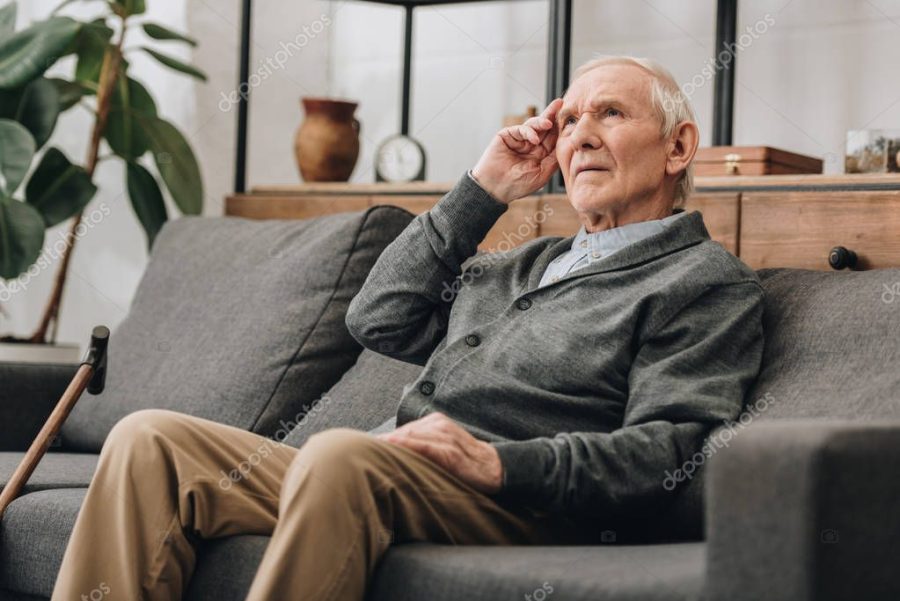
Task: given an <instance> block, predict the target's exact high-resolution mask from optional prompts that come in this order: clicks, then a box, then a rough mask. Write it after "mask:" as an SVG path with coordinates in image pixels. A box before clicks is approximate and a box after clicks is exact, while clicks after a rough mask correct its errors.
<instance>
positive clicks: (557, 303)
mask: <svg viewBox="0 0 900 601" xmlns="http://www.w3.org/2000/svg"><path fill="white" fill-rule="evenodd" d="M697 143H698V133H697V126H696V124H695V123H694V118H693V115H692V112H691V109H690V107H689V105H688V103H687V100H686V99H685V98H684V97H683V96H682V95H681V94H680V93H679V90H678V88H677V85H676V84H675V82H674V80H673V79H672V77H671V76H670V75H669V74H668V73H667V72H666V71H665V70H664V69H662V68H661V67H659V66H658V65H656V64H655V63H652V62H650V61H647V60H642V59H633V58H628V57H608V58H603V59H599V60H595V61H592V62H590V63H588V64H586V65H584V66H582V67H581V68H580V69H578V71H576V73H575V77H574V79H573V83H572V85H571V87H570V88H569V89H568V91H567V92H566V94H565V96H564V97H563V98H562V99H556V100H554V101H553V102H552V103H551V104H550V105H549V106H548V107H547V108H546V109H545V110H544V112H543V113H542V114H541V115H540V116H538V117H534V118H532V119H529V120H528V121H527V122H526V123H525V124H524V125H521V126H515V127H511V128H507V129H504V130H502V131H500V132H499V133H498V134H497V135H496V136H495V137H494V138H493V140H492V141H491V143H490V145H489V147H488V148H487V150H486V151H485V153H484V155H483V156H482V157H481V159H480V160H479V161H478V163H477V164H476V165H475V167H474V169H472V170H471V171H470V172H468V173H466V174H465V175H464V176H462V177H461V179H460V180H459V182H458V183H457V184H456V186H455V187H454V188H453V189H452V190H451V191H450V192H449V193H448V194H447V195H446V196H444V198H442V199H441V200H440V201H439V202H438V203H437V204H436V205H435V207H434V208H433V209H432V210H430V211H429V212H427V213H425V214H422V215H420V216H418V217H417V218H416V219H415V220H414V221H413V222H412V223H411V224H410V225H409V226H408V227H407V229H406V230H405V231H404V232H403V233H402V234H401V235H400V236H399V237H398V238H397V239H396V240H395V241H394V242H393V243H392V244H391V245H390V246H389V247H388V248H387V249H386V250H385V251H384V253H383V254H382V255H381V257H380V258H379V260H378V262H377V263H376V265H375V266H374V267H373V269H372V271H371V273H370V275H369V277H368V279H367V281H366V283H365V285H364V286H363V288H362V290H361V291H360V293H359V294H358V295H357V296H356V297H355V298H354V299H353V301H352V303H351V305H350V308H349V311H348V315H347V325H348V327H349V329H350V331H351V333H352V334H353V335H354V336H355V337H356V338H357V339H358V340H359V341H360V342H361V343H362V344H363V345H365V346H366V347H368V348H371V349H374V350H376V351H378V352H381V353H383V354H385V355H389V356H391V357H396V358H399V359H403V360H405V361H410V362H414V363H418V364H422V365H424V369H423V371H422V373H421V375H420V377H419V378H418V380H417V381H416V382H414V383H412V384H411V385H409V386H407V387H406V388H405V389H404V392H403V395H402V398H401V399H400V405H399V409H398V412H397V419H396V429H394V430H393V431H390V432H387V433H382V434H378V435H375V434H371V433H365V432H358V431H354V430H349V429H333V430H326V431H324V432H320V433H318V434H315V435H313V436H312V437H310V439H309V440H308V441H307V443H306V444H305V445H303V447H301V448H300V449H295V448H289V447H283V446H276V447H275V448H272V449H270V450H269V452H268V453H267V454H266V457H265V458H264V459H263V460H262V461H261V462H260V464H259V465H257V466H255V467H254V471H253V473H252V474H251V475H250V477H248V478H245V479H243V480H241V481H239V482H237V483H235V484H234V486H232V487H229V489H228V490H223V489H221V488H220V487H219V486H218V485H217V484H216V483H217V482H218V481H219V473H220V470H225V471H227V470H228V469H231V468H232V467H233V466H234V465H236V464H237V463H239V462H240V461H242V460H243V459H244V458H245V457H246V456H247V455H248V454H249V453H252V452H254V451H255V450H256V449H257V448H259V446H260V443H261V441H265V440H266V439H264V438H262V437H260V436H258V435H255V434H252V433H249V432H245V431H242V430H238V429H235V428H231V427H228V426H223V425H220V424H216V423H213V422H209V421H206V420H202V419H199V418H194V417H189V416H184V415H180V414H177V413H172V412H166V411H152V410H151V411H141V412H138V413H135V414H132V415H131V416H128V417H126V418H125V419H123V420H122V421H121V422H119V424H117V425H116V427H115V428H114V429H113V431H112V432H111V433H110V436H109V439H108V440H107V442H106V444H105V446H104V449H103V452H102V453H101V458H100V463H99V467H98V470H97V474H96V476H95V478H94V481H93V482H92V483H91V486H90V489H89V490H88V493H87V497H86V499H85V502H84V506H83V509H82V510H81V512H80V514H79V516H78V520H77V523H76V525H75V530H74V533H73V535H72V539H71V542H70V544H69V547H68V549H67V551H66V555H65V558H64V560H63V566H62V569H61V572H60V575H59V578H58V581H57V587H56V590H55V592H54V595H53V599H55V600H58V601H62V600H64V599H65V600H67V601H68V600H70V599H79V598H81V597H80V596H79V595H84V594H85V593H88V592H90V591H92V590H94V589H97V587H100V586H105V587H106V589H104V590H108V596H106V597H104V598H109V599H129V600H132V599H177V598H180V596H181V594H182V592H183V590H184V586H185V583H186V582H187V581H188V578H189V575H190V573H191V571H192V569H193V567H194V561H195V551H194V543H195V542H196V540H197V539H198V538H213V537H220V536H228V535H232V534H238V533H257V534H270V535H271V536H272V538H271V541H270V543H269V545H268V547H267V549H266V552H265V554H264V556H263V559H262V562H261V564H260V566H259V569H258V572H257V574H256V578H255V580H254V582H253V584H252V587H251V589H250V593H249V597H248V598H249V599H252V600H263V599H286V598H292V599H302V600H303V601H312V600H321V601H324V600H362V599H363V597H364V595H365V592H366V588H367V585H368V583H369V582H370V580H371V577H372V574H373V573H374V571H375V568H376V566H377V564H378V561H379V559H380V558H381V557H382V556H383V554H384V553H385V551H386V550H387V549H388V548H389V546H390V545H391V544H392V543H399V542H406V541H432V542H438V543H452V544H566V543H591V542H596V541H597V537H598V532H597V525H598V524H600V523H601V522H603V521H606V520H611V519H615V518H616V517H617V516H624V515H638V516H641V515H649V514H650V513H651V512H656V511H658V510H659V509H660V508H662V507H664V506H665V505H666V504H667V503H669V502H670V501H671V499H672V494H673V493H672V491H671V488H672V487H671V486H666V485H665V480H666V475H667V474H668V473H671V472H673V471H675V470H677V469H679V467H680V466H681V465H682V464H683V463H684V462H686V461H687V460H688V458H690V457H691V456H692V455H693V454H694V453H695V452H697V451H698V450H699V449H700V447H701V445H702V443H703V441H704V438H705V436H706V435H707V434H708V433H709V431H710V430H711V429H712V428H713V427H714V426H715V425H717V424H719V423H721V422H722V421H724V420H729V419H734V418H736V417H737V416H738V414H739V412H740V410H741V406H742V402H743V399H744V396H745V393H746V391H747V389H748V387H749V386H750V384H751V382H752V381H753V379H754V378H755V377H756V375H757V373H758V370H759V367H760V360H761V355H762V345H763V337H762V336H763V335H762V325H761V317H762V300H763V291H762V289H761V287H760V284H759V281H758V280H757V278H756V276H755V274H754V272H753V271H752V270H750V269H749V268H747V267H746V266H745V265H743V264H742V263H741V262H740V261H739V260H737V259H736V258H735V257H733V256H732V255H730V254H729V253H727V252H726V251H725V250H724V249H723V248H722V247H721V246H720V245H718V244H716V243H714V242H712V241H711V240H710V238H709V234H708V232H707V230H706V228H705V227H704V224H703V218H702V215H701V214H700V213H699V212H697V211H693V212H690V213H688V212H685V211H684V210H683V209H681V208H675V207H676V205H680V204H681V203H682V202H683V201H684V199H685V197H686V196H687V194H688V193H689V192H690V190H691V185H692V180H691V170H690V163H691V160H692V158H693V156H694V153H695V151H696V149H697ZM556 169H561V170H562V174H563V178H564V180H565V183H566V189H567V194H568V199H569V201H570V202H571V203H572V206H573V207H574V208H575V210H576V211H577V213H578V216H579V218H580V220H581V222H582V227H581V228H580V230H579V231H578V232H577V234H575V235H574V236H572V237H569V238H552V237H544V238H538V239H536V240H533V241H531V242H528V243H526V244H524V245H522V246H520V247H518V248H515V249H513V250H510V251H508V252H505V253H498V254H494V255H484V254H476V248H477V245H478V244H479V242H481V240H482V239H483V238H484V236H485V234H486V233H487V232H488V230H489V229H490V228H491V227H492V226H493V225H494V223H495V222H496V220H497V218H498V217H500V216H501V215H502V214H503V213H504V212H505V211H506V210H507V206H508V205H509V203H510V202H513V201H515V200H516V199H518V198H521V197H523V196H526V195H528V194H530V193H532V192H534V191H536V190H537V189H539V188H541V187H542V186H543V185H544V184H545V183H546V182H547V181H548V180H549V178H550V177H551V175H552V174H553V173H554V172H555V171H556ZM467 276H468V277H467ZM460 282H465V283H464V284H463V285H461V286H460V285H459V283H460ZM448 287H449V288H450V289H453V290H455V291H456V292H457V293H456V294H454V295H453V298H447V295H446V294H445V291H446V290H447V289H448ZM106 532H110V533H111V534H110V536H108V537H104V536H102V535H103V533H106Z"/></svg>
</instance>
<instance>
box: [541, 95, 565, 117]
mask: <svg viewBox="0 0 900 601" xmlns="http://www.w3.org/2000/svg"><path fill="white" fill-rule="evenodd" d="M562 105H563V100H562V98H554V99H553V102H551V103H550V104H548V105H547V108H545V109H544V112H542V113H541V114H540V115H538V117H541V118H544V119H549V120H550V121H553V118H554V117H556V113H558V112H559V109H561V108H562Z"/></svg>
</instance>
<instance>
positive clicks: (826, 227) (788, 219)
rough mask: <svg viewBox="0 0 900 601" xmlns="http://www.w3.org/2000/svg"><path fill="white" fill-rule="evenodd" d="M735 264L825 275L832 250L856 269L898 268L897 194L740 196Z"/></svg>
mask: <svg viewBox="0 0 900 601" xmlns="http://www.w3.org/2000/svg"><path fill="white" fill-rule="evenodd" d="M741 232H742V233H741V239H740V247H741V258H742V259H743V260H744V262H745V263H747V264H748V265H749V266H750V267H752V268H754V269H761V268H763V267H797V268H804V269H823V270H829V269H831V267H830V266H829V264H828V254H829V252H830V251H831V249H832V248H834V247H835V246H845V247H847V248H848V249H850V250H852V251H854V252H856V253H857V255H858V257H859V268H860V269H876V268H884V267H897V266H900V192H896V191H866V192H860V191H853V192H777V193H775V192H772V193H766V192H745V193H744V195H743V198H742V199H741Z"/></svg>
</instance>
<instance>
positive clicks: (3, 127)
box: [0, 119, 34, 196]
mask: <svg viewBox="0 0 900 601" xmlns="http://www.w3.org/2000/svg"><path fill="white" fill-rule="evenodd" d="M33 157H34V138H32V137H31V134H30V133H29V132H28V130H27V129H25V126H24V125H22V124H21V123H17V122H16V121H12V120H10V119H0V194H2V195H4V196H12V194H13V192H15V191H16V189H17V188H18V187H19V184H21V183H22V180H23V179H24V178H25V174H26V173H28V167H29V166H30V165H31V159H32V158H33Z"/></svg>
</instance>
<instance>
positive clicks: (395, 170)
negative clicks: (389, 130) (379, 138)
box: [375, 134, 425, 182]
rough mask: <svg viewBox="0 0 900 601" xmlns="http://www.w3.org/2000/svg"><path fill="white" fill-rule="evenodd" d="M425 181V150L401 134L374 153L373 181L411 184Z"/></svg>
mask: <svg viewBox="0 0 900 601" xmlns="http://www.w3.org/2000/svg"><path fill="white" fill-rule="evenodd" d="M424 179H425V149H424V148H422V145H421V144H419V143H418V142H417V141H416V140H414V139H412V138H410V137H409V136H404V135H403V134H397V135H395V136H391V137H390V138H388V139H387V140H385V141H384V142H382V143H381V146H379V147H378V150H377V151H375V181H377V182H412V181H423V180H424Z"/></svg>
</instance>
